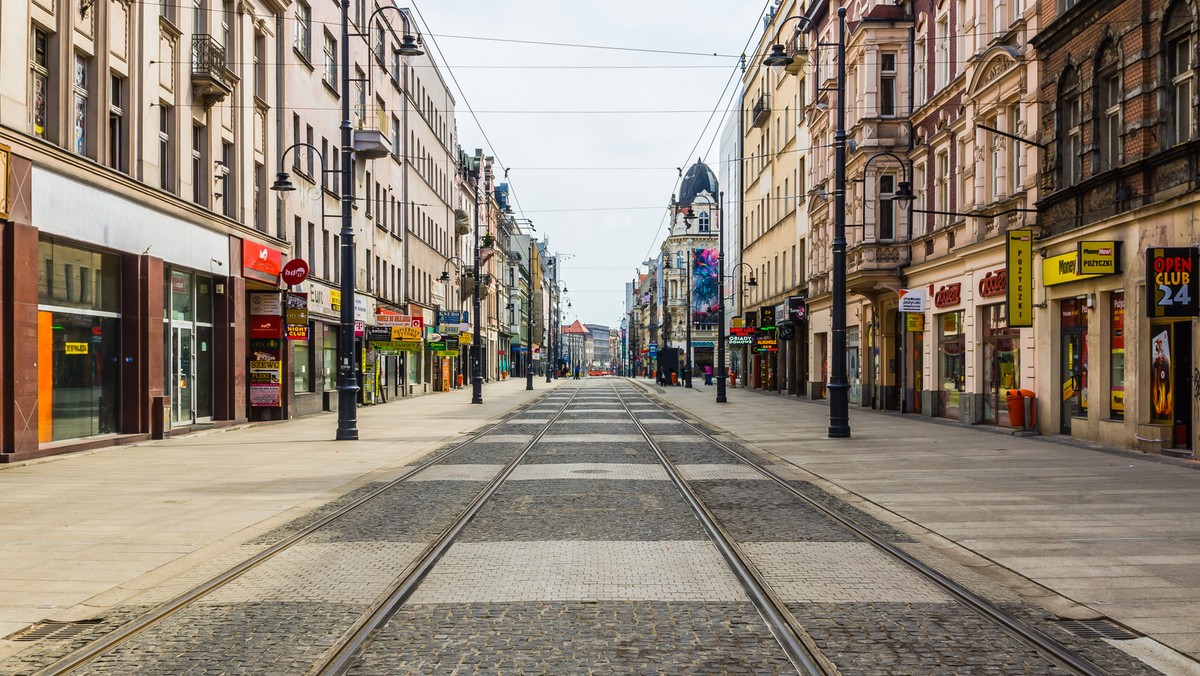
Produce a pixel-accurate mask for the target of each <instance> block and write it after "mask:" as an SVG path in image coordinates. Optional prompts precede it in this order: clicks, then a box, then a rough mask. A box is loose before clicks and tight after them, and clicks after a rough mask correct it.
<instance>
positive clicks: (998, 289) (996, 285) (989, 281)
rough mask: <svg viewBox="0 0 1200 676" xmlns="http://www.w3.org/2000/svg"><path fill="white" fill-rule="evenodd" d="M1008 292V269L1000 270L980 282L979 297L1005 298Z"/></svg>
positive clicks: (988, 274)
mask: <svg viewBox="0 0 1200 676" xmlns="http://www.w3.org/2000/svg"><path fill="white" fill-rule="evenodd" d="M1007 291H1008V269H1007V268H1000V269H999V270H996V271H994V272H989V273H987V274H986V275H984V277H983V279H981V280H979V295H980V296H983V297H984V298H991V297H992V296H1003V295H1004V294H1005V293H1006V292H1007Z"/></svg>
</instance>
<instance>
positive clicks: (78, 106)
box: [71, 52, 91, 155]
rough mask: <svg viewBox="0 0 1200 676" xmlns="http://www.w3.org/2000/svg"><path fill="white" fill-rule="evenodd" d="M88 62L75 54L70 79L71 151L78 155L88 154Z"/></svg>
mask: <svg viewBox="0 0 1200 676" xmlns="http://www.w3.org/2000/svg"><path fill="white" fill-rule="evenodd" d="M90 61H91V59H89V58H88V57H87V55H85V54H80V53H78V52H76V53H75V72H74V78H73V79H72V92H73V93H74V116H73V120H74V129H73V132H74V133H73V135H72V139H73V141H72V143H71V149H72V150H73V151H75V152H76V153H77V154H79V155H87V152H88V141H89V139H88V85H89V82H88V71H89V69H90Z"/></svg>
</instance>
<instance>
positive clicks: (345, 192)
mask: <svg viewBox="0 0 1200 676" xmlns="http://www.w3.org/2000/svg"><path fill="white" fill-rule="evenodd" d="M340 4H341V9H342V55H341V56H342V73H341V84H342V91H341V93H342V96H341V98H342V122H341V130H342V139H341V141H342V166H341V169H338V170H336V173H339V174H340V175H341V183H342V194H341V197H340V199H341V202H342V214H341V216H342V231H341V247H342V250H341V262H340V267H341V270H342V272H341V276H342V279H341V282H342V284H341V286H342V288H341V292H342V309H341V317H340V322H341V323H340V325H339V327H338V328H339V331H338V384H337V390H338V427H337V437H336V438H337V439H338V440H339V441H353V440H356V439H358V411H357V406H358V377H357V374H356V373H355V369H354V277H355V275H354V223H353V221H352V220H351V216H352V214H353V207H354V174H353V171H354V147H353V139H352V138H351V130H352V125H351V121H350V37H351V36H354V37H369V35H370V33H369V28H370V26H371V22H372V21H374V19H375V17H376V16H377V15H378V14H379V13H380V12H381V11H383V10H385V9H394V10H397V11H400V12H403V10H401V9H400V8H399V7H397V6H395V5H387V6H383V7H380V8H379V9H376V10H375V11H374V12H373V13H372V14H371V16H370V17H369V18H368V19H367V22H366V24H365V25H366V26H367V27H368V32H366V33H351V32H350V0H342V1H341V3H340ZM406 18H407V17H406ZM423 53H424V52H422V51H421V48H420V47H418V46H417V41H416V39H415V38H414V37H413V36H412V35H410V34H407V33H406V34H405V35H404V38H403V42H402V44H401V45H400V47H399V48H398V49H397V50H396V54H397V55H400V56H419V55H421V54H423ZM296 145H304V146H307V147H308V148H309V149H311V150H312V151H313V152H317V149H316V148H313V147H312V146H311V145H309V144H307V143H304V144H295V145H293V146H292V148H294V147H296ZM292 148H288V150H291V149H292ZM284 153H285V154H286V153H287V150H285V151H284ZM317 156H318V157H320V153H319V152H317ZM282 163H283V157H282V156H281V157H280V171H279V175H278V176H277V178H276V180H275V183H274V185H272V186H271V189H272V190H276V191H283V192H288V191H291V190H295V189H296V186H295V185H293V184H292V182H291V180H290V179H289V178H288V175H287V172H285V171H283V169H282ZM321 171H322V173H324V171H325V160H324V158H322V160H321Z"/></svg>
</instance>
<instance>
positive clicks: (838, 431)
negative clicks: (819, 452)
mask: <svg viewBox="0 0 1200 676" xmlns="http://www.w3.org/2000/svg"><path fill="white" fill-rule="evenodd" d="M837 16H838V39H837V44H836V46H837V57H836V59H837V86H836V92H837V114H836V127H835V128H834V132H833V147H834V185H833V193H834V195H833V196H834V201H833V289H832V291H833V294H832V307H831V309H830V315H831V317H830V319H831V327H830V333H831V334H832V336H831V341H830V354H832V355H833V359H832V363H831V364H830V373H829V385H828V389H829V436H830V438H848V437H849V436H850V398H849V390H850V382H849V380H848V379H847V377H846V361H847V357H848V353H847V350H846V8H845V7H839V8H838V11H837ZM792 20H803V21H808V18H807V17H804V16H799V17H790V18H788V19H786V20H785V23H786V22H787V21H792ZM809 25H810V26H811V22H809ZM780 28H781V29H782V28H783V25H782V24H780ZM776 38H778V33H776ZM817 44H818V45H821V44H824V43H820V42H818V43H817ZM793 60H794V59H793V57H791V56H788V55H787V53H786V51H785V49H784V48H783V45H780V44H774V45H772V46H771V54H770V55H769V56H767V57H766V58H765V59H764V60H763V65H765V66H768V67H772V68H780V67H784V68H786V67H787V66H789V65H791V63H792V62H793ZM881 155H890V156H891V157H893V158H895V159H896V160H897V161H898V162H899V163H900V167H901V169H902V170H903V169H904V162H903V161H902V160H900V158H899V157H897V156H896V155H893V154H892V153H888V152H883V153H877V154H876V155H874V156H872V157H871V158H870V159H868V160H867V161H868V163H869V162H870V160H871V159H874V158H875V157H878V156H881ZM906 179H907V176H906ZM892 199H893V200H898V201H911V200H912V199H913V193H912V186H911V184H909V183H908V181H907V180H904V181H901V182H900V183H899V185H898V186H897V190H896V192H895V193H894V195H893V198H892Z"/></svg>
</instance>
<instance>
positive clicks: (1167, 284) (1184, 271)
mask: <svg viewBox="0 0 1200 676" xmlns="http://www.w3.org/2000/svg"><path fill="white" fill-rule="evenodd" d="M1198 259H1200V249H1196V248H1194V247H1164V248H1161V249H1146V310H1147V311H1146V314H1147V315H1149V316H1151V317H1195V316H1197V315H1200V280H1198V279H1197V277H1196V274H1197V272H1198V271H1197V269H1196V267H1197V265H1196V264H1197V260H1198Z"/></svg>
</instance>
